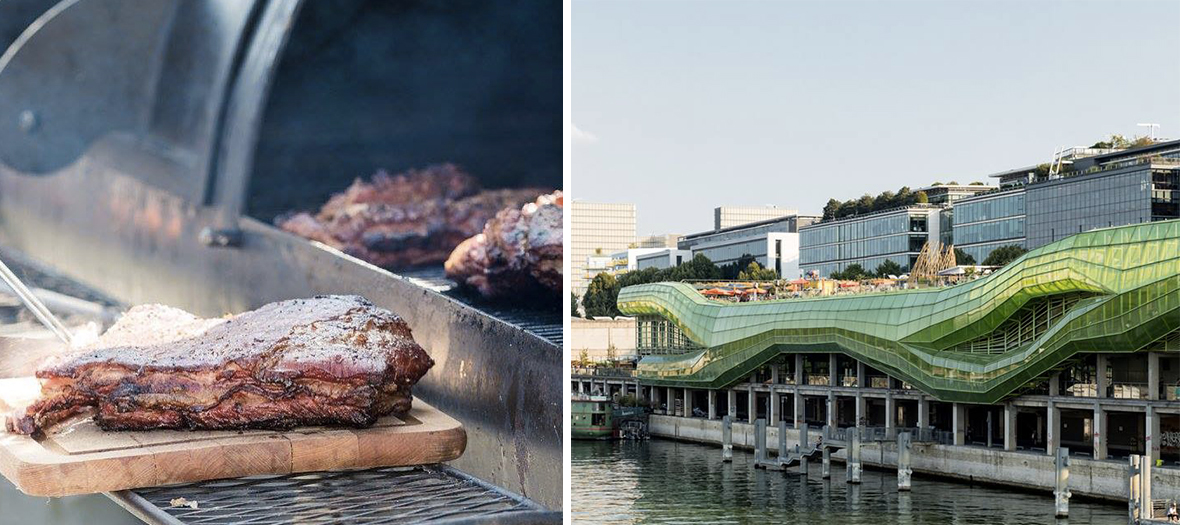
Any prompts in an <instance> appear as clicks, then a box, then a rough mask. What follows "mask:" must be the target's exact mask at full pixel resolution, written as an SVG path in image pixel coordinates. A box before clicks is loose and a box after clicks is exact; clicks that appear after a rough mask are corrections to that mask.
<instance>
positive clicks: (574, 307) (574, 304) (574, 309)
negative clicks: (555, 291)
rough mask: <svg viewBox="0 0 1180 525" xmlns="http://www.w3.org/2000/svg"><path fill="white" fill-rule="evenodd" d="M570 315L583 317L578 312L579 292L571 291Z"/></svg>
mask: <svg viewBox="0 0 1180 525" xmlns="http://www.w3.org/2000/svg"><path fill="white" fill-rule="evenodd" d="M570 315H571V316H573V317H582V314H579V313H578V294H576V293H574V292H570Z"/></svg>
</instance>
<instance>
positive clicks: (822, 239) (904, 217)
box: [799, 207, 940, 277]
mask: <svg viewBox="0 0 1180 525" xmlns="http://www.w3.org/2000/svg"><path fill="white" fill-rule="evenodd" d="M939 211H940V210H939V208H935V207H931V208H926V207H916V208H905V209H898V210H894V211H889V212H884V213H881V214H875V215H868V216H864V217H854V218H849V219H842V220H837V221H829V222H824V223H818V224H813V225H810V226H807V227H804V228H800V229H799V266H800V268H801V269H802V270H803V273H804V275H806V274H808V273H809V272H812V271H815V272H817V273H818V274H819V275H820V276H821V277H826V276H828V275H830V274H831V273H832V272H834V271H839V270H843V269H844V268H846V267H848V266H849V265H852V264H859V265H861V266H862V267H863V268H865V269H866V270H869V271H872V270H873V269H875V268H876V267H877V266H878V265H880V264H881V263H883V262H885V261H887V260H891V261H893V262H896V263H897V264H899V265H901V267H902V268H907V269H908V268H909V267H910V265H911V264H912V262H913V260H914V259H915V258H917V256H918V252H920V251H921V250H922V245H923V244H925V243H926V241H927V239H929V236H930V235H931V234H935V235H937V232H938V231H939V227H940V223H939V221H940V217H939V215H938V212H939ZM936 238H937V237H936Z"/></svg>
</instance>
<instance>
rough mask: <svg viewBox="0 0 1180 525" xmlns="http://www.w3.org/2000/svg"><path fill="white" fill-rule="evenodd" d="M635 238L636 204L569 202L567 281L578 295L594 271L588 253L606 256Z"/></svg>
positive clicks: (584, 288)
mask: <svg viewBox="0 0 1180 525" xmlns="http://www.w3.org/2000/svg"><path fill="white" fill-rule="evenodd" d="M634 242H635V205H634V204H614V203H600V202H585V201H579V200H575V201H573V203H572V204H571V206H570V240H569V244H568V246H569V257H570V284H571V286H572V288H573V291H574V293H576V294H578V296H579V297H581V296H582V295H584V294H585V293H586V287H587V286H589V285H590V279H593V277H594V276H593V275H589V274H588V273H587V263H588V262H589V257H591V256H599V257H607V258H609V256H610V254H612V253H616V252H619V251H621V250H626V249H627V248H629V247H630V246H631V245H632V244H633V243H634Z"/></svg>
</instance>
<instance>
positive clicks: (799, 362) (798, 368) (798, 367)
mask: <svg viewBox="0 0 1180 525" xmlns="http://www.w3.org/2000/svg"><path fill="white" fill-rule="evenodd" d="M802 384H803V354H795V385H802Z"/></svg>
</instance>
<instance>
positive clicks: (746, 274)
mask: <svg viewBox="0 0 1180 525" xmlns="http://www.w3.org/2000/svg"><path fill="white" fill-rule="evenodd" d="M738 279H741V280H743V281H773V280H775V279H778V274H777V273H775V272H774V270H771V269H770V268H763V267H762V265H761V264H758V261H751V262H750V264H749V265H748V266H746V269H745V270H742V271H741V273H739V274H738Z"/></svg>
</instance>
